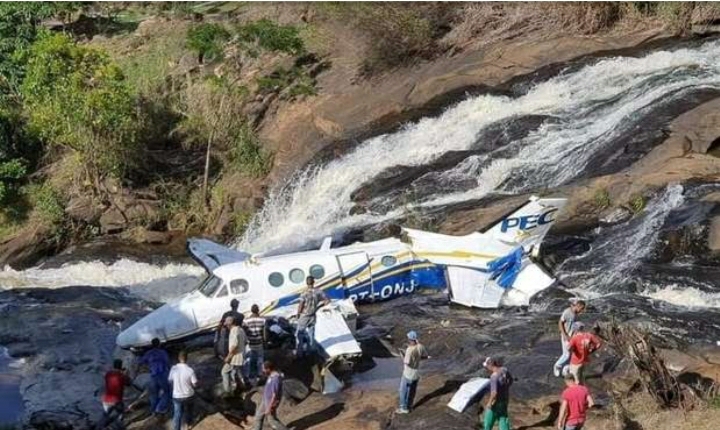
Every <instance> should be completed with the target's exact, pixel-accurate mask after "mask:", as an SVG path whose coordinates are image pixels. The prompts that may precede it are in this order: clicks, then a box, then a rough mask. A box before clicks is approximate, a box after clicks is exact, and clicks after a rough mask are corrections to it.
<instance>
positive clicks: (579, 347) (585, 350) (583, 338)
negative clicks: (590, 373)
mask: <svg viewBox="0 0 720 430" xmlns="http://www.w3.org/2000/svg"><path fill="white" fill-rule="evenodd" d="M573 333H575V334H574V335H573V337H571V338H570V342H569V343H568V349H569V351H570V367H569V369H568V371H569V372H570V374H571V375H573V377H574V378H575V382H576V383H578V384H583V382H584V369H585V366H586V365H587V364H588V363H589V362H590V354H592V353H593V352H595V351H597V350H598V349H600V347H601V346H602V341H601V340H600V338H599V337H597V336H595V335H594V334H592V333H589V332H586V331H585V324H583V323H581V322H580V321H577V322H575V323H574V324H573ZM563 372H564V371H563Z"/></svg>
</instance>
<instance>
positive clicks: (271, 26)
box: [237, 19, 305, 55]
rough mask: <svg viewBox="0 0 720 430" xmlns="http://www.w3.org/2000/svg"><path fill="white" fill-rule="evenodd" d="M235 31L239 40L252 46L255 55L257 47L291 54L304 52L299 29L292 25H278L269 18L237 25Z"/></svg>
mask: <svg viewBox="0 0 720 430" xmlns="http://www.w3.org/2000/svg"><path fill="white" fill-rule="evenodd" d="M237 33H238V39H239V40H240V41H242V42H244V43H245V44H246V46H251V47H252V48H254V49H253V52H254V54H255V55H257V52H258V51H257V49H258V48H260V49H264V50H266V51H273V52H285V53H287V54H291V55H302V54H304V53H305V44H304V43H303V40H302V38H301V37H300V31H299V30H298V28H297V27H294V26H290V25H279V24H277V23H275V22H273V21H270V20H269V19H261V20H259V21H254V22H250V23H248V24H245V25H242V26H240V27H238V29H237Z"/></svg>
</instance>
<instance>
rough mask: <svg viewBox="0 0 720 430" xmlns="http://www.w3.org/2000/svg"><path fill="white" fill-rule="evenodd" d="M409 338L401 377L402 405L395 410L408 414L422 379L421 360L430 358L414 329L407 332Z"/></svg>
mask: <svg viewBox="0 0 720 430" xmlns="http://www.w3.org/2000/svg"><path fill="white" fill-rule="evenodd" d="M407 339H408V344H409V345H408V348H407V350H405V356H404V358H403V373H402V377H401V378H400V402H399V403H400V406H399V407H398V409H397V410H396V411H395V413H398V414H407V413H409V412H410V410H411V409H412V406H413V402H414V400H415V392H416V391H417V385H418V381H419V380H420V360H422V359H426V358H430V357H429V356H428V355H427V352H426V351H425V347H424V346H423V345H422V344H421V343H420V342H419V341H418V335H417V333H416V332H415V331H414V330H413V331H410V332H409V333H408V334H407Z"/></svg>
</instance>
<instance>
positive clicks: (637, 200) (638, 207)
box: [627, 194, 646, 214]
mask: <svg viewBox="0 0 720 430" xmlns="http://www.w3.org/2000/svg"><path fill="white" fill-rule="evenodd" d="M645 204H646V202H645V197H643V195H642V194H635V195H633V196H632V197H630V200H629V201H628V203H627V207H628V208H629V209H630V211H632V213H633V214H639V213H640V212H642V211H643V209H645Z"/></svg>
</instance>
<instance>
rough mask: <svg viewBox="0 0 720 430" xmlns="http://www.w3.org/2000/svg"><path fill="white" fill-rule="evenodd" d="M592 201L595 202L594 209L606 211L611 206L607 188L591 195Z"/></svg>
mask: <svg viewBox="0 0 720 430" xmlns="http://www.w3.org/2000/svg"><path fill="white" fill-rule="evenodd" d="M593 201H594V202H595V207H596V208H598V209H607V208H609V207H610V206H611V205H612V200H611V199H610V193H609V192H608V190H607V188H599V189H597V190H596V191H595V194H594V195H593Z"/></svg>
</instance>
